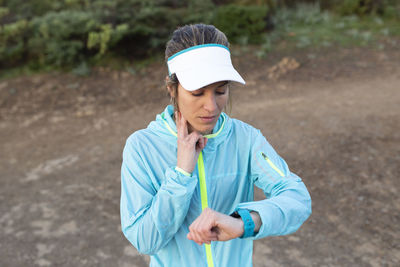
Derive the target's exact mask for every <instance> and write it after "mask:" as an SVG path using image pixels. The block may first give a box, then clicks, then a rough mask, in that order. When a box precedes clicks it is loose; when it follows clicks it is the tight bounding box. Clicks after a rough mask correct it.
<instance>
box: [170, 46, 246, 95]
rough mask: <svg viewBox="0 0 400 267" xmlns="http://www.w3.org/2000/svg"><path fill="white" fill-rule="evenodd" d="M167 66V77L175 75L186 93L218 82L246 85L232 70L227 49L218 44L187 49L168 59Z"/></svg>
mask: <svg viewBox="0 0 400 267" xmlns="http://www.w3.org/2000/svg"><path fill="white" fill-rule="evenodd" d="M167 64H168V70H169V75H172V74H174V73H175V74H176V76H177V77H178V80H179V83H180V84H181V85H182V87H183V88H185V89H186V90H188V91H194V90H197V89H200V88H202V87H204V86H207V85H209V84H212V83H215V82H220V81H234V82H239V83H242V84H245V83H246V82H245V81H244V80H243V78H242V77H241V76H240V74H239V73H238V72H237V71H236V70H235V69H234V68H233V66H232V61H231V54H230V52H229V49H228V47H226V46H223V45H220V44H204V45H197V46H192V47H189V48H187V49H185V50H182V51H180V52H178V53H176V54H175V55H173V56H171V57H170V58H168V61H167Z"/></svg>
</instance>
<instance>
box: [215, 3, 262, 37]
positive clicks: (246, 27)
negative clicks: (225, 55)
mask: <svg viewBox="0 0 400 267" xmlns="http://www.w3.org/2000/svg"><path fill="white" fill-rule="evenodd" d="M267 15H268V7H267V6H254V5H253V6H240V5H226V6H220V7H219V8H218V9H217V12H216V14H215V17H214V20H213V23H214V25H215V26H216V27H217V28H219V29H220V30H221V31H223V32H224V33H225V34H226V35H227V37H228V39H229V40H230V41H231V42H234V43H235V42H236V43H238V42H239V43H247V42H249V43H260V42H261V41H262V36H261V35H262V33H263V32H265V29H266V18H267Z"/></svg>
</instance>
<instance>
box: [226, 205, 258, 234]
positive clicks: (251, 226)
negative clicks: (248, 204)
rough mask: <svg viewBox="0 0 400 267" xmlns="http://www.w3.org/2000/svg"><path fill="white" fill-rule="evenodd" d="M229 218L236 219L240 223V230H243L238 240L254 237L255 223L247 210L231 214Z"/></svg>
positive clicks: (239, 210)
mask: <svg viewBox="0 0 400 267" xmlns="http://www.w3.org/2000/svg"><path fill="white" fill-rule="evenodd" d="M231 216H232V217H235V218H238V219H239V220H240V221H241V222H242V224H241V229H242V230H243V233H242V235H241V236H239V237H240V238H246V237H251V236H254V232H255V223H254V220H253V217H252V215H251V214H250V211H249V210H247V209H238V210H236V211H235V212H234V213H232V214H231ZM257 230H258V229H257Z"/></svg>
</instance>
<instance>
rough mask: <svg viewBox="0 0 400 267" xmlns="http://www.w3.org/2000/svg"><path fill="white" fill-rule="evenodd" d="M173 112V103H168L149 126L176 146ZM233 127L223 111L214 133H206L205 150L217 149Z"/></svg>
mask: <svg viewBox="0 0 400 267" xmlns="http://www.w3.org/2000/svg"><path fill="white" fill-rule="evenodd" d="M173 113H174V107H173V106H172V105H168V106H167V107H166V108H165V110H164V111H163V112H162V113H161V114H158V115H157V116H156V120H154V121H152V122H151V123H150V124H149V126H148V127H147V128H148V129H149V130H150V131H152V132H153V133H155V134H156V135H157V136H159V137H160V138H161V139H163V140H165V142H167V143H169V144H171V145H173V146H175V147H176V146H177V129H176V124H175V121H174V119H173ZM231 128H232V122H231V120H230V118H229V116H228V115H226V114H225V113H224V112H222V113H221V115H220V116H219V118H218V121H217V123H216V124H215V127H214V129H213V131H212V133H211V134H207V135H205V137H207V138H208V142H207V145H206V147H205V148H204V150H205V151H212V150H215V149H216V148H217V146H218V145H219V144H221V143H222V142H224V141H225V140H227V137H228V135H229V134H230V131H231Z"/></svg>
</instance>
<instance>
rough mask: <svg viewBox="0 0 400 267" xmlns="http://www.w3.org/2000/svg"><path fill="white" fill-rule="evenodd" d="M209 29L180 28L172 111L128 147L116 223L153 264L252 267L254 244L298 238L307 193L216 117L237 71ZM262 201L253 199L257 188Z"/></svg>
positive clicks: (255, 134) (251, 138)
mask: <svg viewBox="0 0 400 267" xmlns="http://www.w3.org/2000/svg"><path fill="white" fill-rule="evenodd" d="M228 46H229V43H228V40H227V38H226V37H225V35H224V34H223V33H222V32H220V31H219V30H218V29H216V28H215V27H214V26H212V25H203V24H197V25H188V26H184V27H181V28H179V29H177V30H176V31H175V32H174V33H173V35H172V38H171V40H170V41H169V42H168V43H167V47H166V52H165V54H166V55H165V56H166V60H167V65H168V70H169V75H168V76H167V77H166V83H167V88H168V91H169V94H170V96H171V100H172V103H173V105H169V106H167V107H166V109H165V110H164V112H163V113H161V114H159V115H157V117H156V120H155V121H153V122H151V123H150V124H149V126H148V127H147V128H146V129H143V130H140V131H137V132H135V133H134V134H132V135H131V136H130V137H129V138H128V140H127V142H126V145H125V148H124V152H123V163H122V171H121V185H122V188H121V224H122V231H123V233H124V235H125V236H126V238H127V239H128V240H129V241H130V242H131V243H132V244H133V245H134V246H135V247H136V248H137V250H138V251H139V252H140V253H144V254H150V255H151V261H150V266H209V267H210V266H230V267H232V266H252V252H253V240H255V239H259V238H263V237H266V236H276V235H285V234H289V233H293V232H295V231H296V230H297V229H298V228H299V227H300V225H301V224H302V223H303V222H304V221H305V220H306V219H307V218H308V217H309V215H310V214H311V199H310V195H309V193H308V191H307V189H306V187H305V186H304V184H303V183H302V181H301V179H300V178H299V177H298V176H297V175H296V174H294V173H292V172H290V170H289V169H288V166H287V164H286V163H285V161H284V160H283V159H282V158H281V157H280V156H279V155H278V154H277V153H276V152H275V151H274V149H273V148H272V147H271V146H270V144H269V143H268V142H267V140H266V139H265V138H264V136H263V135H262V134H261V132H260V131H259V130H257V129H255V128H253V127H252V126H250V125H248V124H246V123H244V122H241V121H239V120H236V119H232V118H229V117H228V115H226V114H225V113H223V112H222V110H223V109H224V108H225V106H226V105H227V102H228V99H229V82H232V81H233V82H239V83H242V84H244V83H245V81H244V80H243V79H242V77H241V76H240V75H239V73H237V71H236V70H235V69H234V68H233V66H232V63H231V58H230V52H229V48H228ZM254 185H256V186H258V187H259V188H261V189H262V190H263V191H264V193H265V195H266V197H267V199H264V200H261V201H253V194H254V191H253V186H254Z"/></svg>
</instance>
